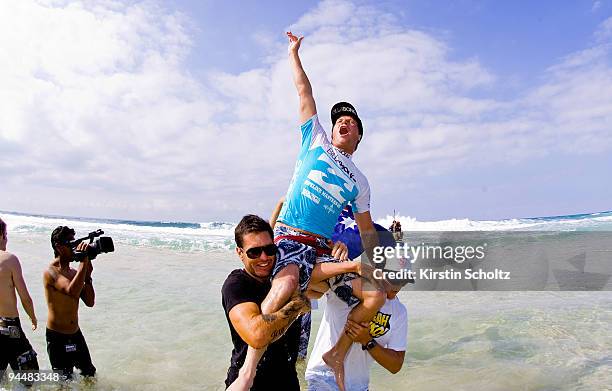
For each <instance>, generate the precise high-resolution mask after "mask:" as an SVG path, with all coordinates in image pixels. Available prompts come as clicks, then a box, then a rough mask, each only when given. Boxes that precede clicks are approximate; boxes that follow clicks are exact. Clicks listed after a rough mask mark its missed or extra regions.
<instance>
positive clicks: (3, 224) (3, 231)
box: [0, 219, 6, 238]
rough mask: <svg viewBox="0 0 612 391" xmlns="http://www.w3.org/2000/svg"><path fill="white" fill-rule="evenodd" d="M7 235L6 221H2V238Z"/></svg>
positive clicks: (0, 227) (0, 221)
mask: <svg viewBox="0 0 612 391" xmlns="http://www.w3.org/2000/svg"><path fill="white" fill-rule="evenodd" d="M5 234H6V223H5V222H4V220H2V219H0V238H3V237H4V235H5Z"/></svg>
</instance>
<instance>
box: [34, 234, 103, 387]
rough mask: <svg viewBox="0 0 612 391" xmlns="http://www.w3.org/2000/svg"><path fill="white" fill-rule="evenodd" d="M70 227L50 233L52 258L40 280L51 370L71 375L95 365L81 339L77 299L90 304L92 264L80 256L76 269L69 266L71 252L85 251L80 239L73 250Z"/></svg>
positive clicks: (86, 373) (85, 372) (87, 371)
mask: <svg viewBox="0 0 612 391" xmlns="http://www.w3.org/2000/svg"><path fill="white" fill-rule="evenodd" d="M74 234H75V232H74V230H73V229H71V228H68V227H65V226H59V227H57V228H56V229H55V230H53V233H52V234H51V246H52V247H53V252H54V253H55V259H53V261H52V262H51V264H50V265H49V268H48V269H47V270H46V271H45V272H44V275H43V282H44V286H45V296H46V298H47V307H48V309H49V316H48V318H47V333H46V336H47V353H48V354H49V361H50V362H51V366H52V368H53V369H54V370H58V371H62V372H63V374H64V376H65V377H66V378H68V379H70V378H72V373H73V368H74V367H76V368H78V369H80V371H81V375H82V376H94V375H95V373H96V368H95V367H94V366H93V364H92V363H91V356H90V355H89V349H88V348H87V343H86V342H85V338H84V337H83V334H82V333H81V329H80V327H79V314H78V311H79V299H81V300H83V303H85V305H86V306H88V307H93V306H94V301H95V296H96V294H95V291H94V287H93V281H92V279H91V273H92V271H93V266H92V264H91V261H90V259H89V257H87V256H85V257H83V258H82V259H81V262H80V264H79V266H78V268H77V269H76V270H75V269H73V268H71V267H70V262H71V261H73V258H74V254H75V251H80V252H85V251H86V250H87V243H86V242H81V243H79V244H78V246H77V247H76V248H75V249H73V248H72V246H71V243H70V242H71V241H72V240H74Z"/></svg>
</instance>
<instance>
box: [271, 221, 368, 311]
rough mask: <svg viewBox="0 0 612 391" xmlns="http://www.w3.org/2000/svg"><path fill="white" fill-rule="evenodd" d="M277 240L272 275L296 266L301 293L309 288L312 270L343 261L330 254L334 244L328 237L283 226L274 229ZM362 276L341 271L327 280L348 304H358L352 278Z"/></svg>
mask: <svg viewBox="0 0 612 391" xmlns="http://www.w3.org/2000/svg"><path fill="white" fill-rule="evenodd" d="M274 243H276V245H277V246H278V255H277V257H276V264H275V265H274V269H273V270H272V278H274V276H276V274H278V272H280V271H281V270H282V269H284V268H285V267H287V266H288V265H297V266H298V269H299V287H300V291H301V292H305V291H306V290H307V289H308V284H309V283H310V279H311V277H312V269H313V268H314V266H315V264H317V263H325V262H341V261H339V260H337V259H335V258H333V257H332V256H331V247H330V246H329V243H328V241H327V240H326V239H324V238H321V237H318V236H313V235H308V234H306V233H304V232H299V231H296V230H294V229H291V228H289V227H286V226H284V225H277V226H276V228H274ZM357 277H359V275H358V274H355V273H346V274H340V275H338V276H335V277H332V278H330V279H328V280H327V284H328V285H329V287H330V289H331V290H333V291H334V292H336V294H338V292H340V293H341V296H340V295H339V296H338V297H340V298H341V299H342V300H343V301H344V302H345V303H347V304H348V305H349V306H352V305H354V304H356V303H359V302H360V300H359V299H358V298H357V297H355V296H353V286H352V283H351V281H352V280H354V279H355V278H357Z"/></svg>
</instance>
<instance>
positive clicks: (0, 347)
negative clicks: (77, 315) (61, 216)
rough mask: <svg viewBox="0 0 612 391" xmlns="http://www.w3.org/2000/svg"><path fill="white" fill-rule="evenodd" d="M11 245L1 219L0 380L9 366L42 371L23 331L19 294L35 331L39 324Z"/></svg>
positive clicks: (16, 368)
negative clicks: (8, 249)
mask: <svg viewBox="0 0 612 391" xmlns="http://www.w3.org/2000/svg"><path fill="white" fill-rule="evenodd" d="M7 241H8V235H7V232H6V223H5V222H4V221H3V220H2V219H0V380H2V377H3V375H4V371H5V370H6V367H7V365H9V364H10V366H11V368H12V369H13V371H18V370H36V369H38V360H37V359H36V352H35V351H34V349H32V345H30V342H29V341H28V339H27V338H26V336H25V334H24V332H23V330H22V329H21V323H20V322H19V312H17V296H16V294H15V291H17V293H18V294H19V298H20V299H21V305H22V306H23V309H25V311H26V313H27V314H28V316H29V317H30V320H31V322H32V330H36V327H37V325H38V321H37V320H36V314H34V305H33V304H32V298H31V297H30V294H29V293H28V288H27V287H26V284H25V281H24V279H23V275H22V273H21V264H20V263H19V259H18V258H17V257H16V256H15V255H13V254H11V253H9V252H7V251H6V243H7Z"/></svg>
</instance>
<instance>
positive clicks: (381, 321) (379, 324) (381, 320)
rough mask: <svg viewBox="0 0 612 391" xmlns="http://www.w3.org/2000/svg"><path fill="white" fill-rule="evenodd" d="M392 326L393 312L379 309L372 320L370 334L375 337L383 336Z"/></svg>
mask: <svg viewBox="0 0 612 391" xmlns="http://www.w3.org/2000/svg"><path fill="white" fill-rule="evenodd" d="M390 328H391V314H383V313H382V312H380V311H378V313H377V314H376V315H375V316H374V318H373V319H372V320H371V321H370V335H371V336H372V337H373V338H378V337H382V336H383V335H385V334H387V332H388V331H389V329H390Z"/></svg>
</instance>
